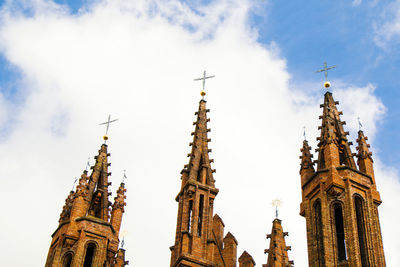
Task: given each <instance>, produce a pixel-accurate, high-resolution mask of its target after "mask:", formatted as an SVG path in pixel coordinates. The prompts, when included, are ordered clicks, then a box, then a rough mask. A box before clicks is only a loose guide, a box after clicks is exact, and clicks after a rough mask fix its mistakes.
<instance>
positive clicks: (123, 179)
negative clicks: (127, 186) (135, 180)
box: [122, 170, 128, 183]
mask: <svg viewBox="0 0 400 267" xmlns="http://www.w3.org/2000/svg"><path fill="white" fill-rule="evenodd" d="M126 178H128V177H127V176H126V170H124V174H123V176H122V183H124V182H125V179H126Z"/></svg>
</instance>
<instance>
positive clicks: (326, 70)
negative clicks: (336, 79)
mask: <svg viewBox="0 0 400 267" xmlns="http://www.w3.org/2000/svg"><path fill="white" fill-rule="evenodd" d="M334 68H336V66H330V67H328V65H327V64H326V61H325V62H324V68H323V69H320V70H317V71H316V72H315V73H319V72H324V74H325V81H328V70H331V69H334Z"/></svg>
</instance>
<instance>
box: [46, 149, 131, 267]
mask: <svg viewBox="0 0 400 267" xmlns="http://www.w3.org/2000/svg"><path fill="white" fill-rule="evenodd" d="M109 156H110V154H109V153H107V145H106V144H103V145H102V146H101V148H100V150H99V154H98V155H97V156H96V157H95V159H96V164H95V165H94V166H93V167H91V169H92V170H93V171H92V173H91V175H90V176H88V172H87V171H84V172H83V174H82V176H81V178H80V179H79V184H78V185H77V187H76V191H75V192H74V191H71V192H70V194H69V195H68V197H67V199H66V200H65V205H64V207H63V210H62V212H61V215H60V219H59V225H58V227H57V229H56V231H55V232H54V233H53V235H52V241H51V245H50V249H49V253H48V256H47V261H46V267H80V266H83V267H92V266H93V267H97V266H102V267H122V266H125V265H126V264H127V262H125V250H124V249H118V245H119V238H118V236H119V231H120V227H121V221H122V215H123V213H124V206H125V205H126V203H125V202H124V201H125V198H126V196H125V192H126V189H125V188H124V187H125V185H124V183H121V185H120V186H119V188H118V190H117V196H116V197H115V199H114V203H113V204H112V203H111V202H110V201H109V200H108V197H109V195H111V193H109V192H108V186H109V185H111V183H110V182H108V177H109V176H110V175H111V173H109V172H108V166H110V165H111V163H108V159H107V158H108V157H109ZM111 205H112V209H111V216H110V206H111Z"/></svg>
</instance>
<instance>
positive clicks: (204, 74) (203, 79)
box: [194, 71, 215, 91]
mask: <svg viewBox="0 0 400 267" xmlns="http://www.w3.org/2000/svg"><path fill="white" fill-rule="evenodd" d="M214 77H215V75H212V76H207V75H206V71H204V72H203V77H201V78H197V79H194V81H203V91H204V88H205V86H206V79H210V78H214Z"/></svg>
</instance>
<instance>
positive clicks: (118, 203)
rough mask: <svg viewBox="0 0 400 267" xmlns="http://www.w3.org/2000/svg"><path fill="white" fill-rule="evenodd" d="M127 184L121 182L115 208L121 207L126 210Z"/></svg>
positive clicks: (115, 199)
mask: <svg viewBox="0 0 400 267" xmlns="http://www.w3.org/2000/svg"><path fill="white" fill-rule="evenodd" d="M125 192H126V189H125V184H124V183H121V185H120V186H119V188H118V190H117V196H116V197H115V198H114V204H113V206H112V208H113V210H115V209H121V210H122V212H124V207H125V206H126V203H125V199H126V196H125Z"/></svg>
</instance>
